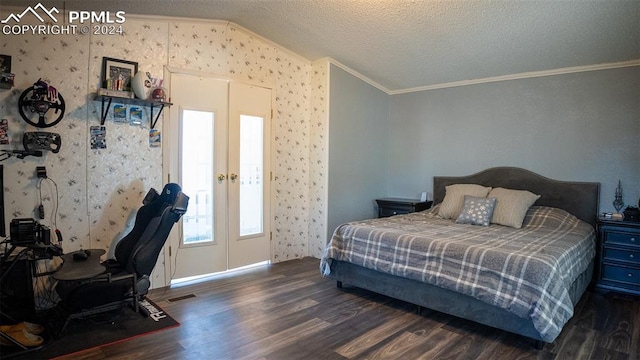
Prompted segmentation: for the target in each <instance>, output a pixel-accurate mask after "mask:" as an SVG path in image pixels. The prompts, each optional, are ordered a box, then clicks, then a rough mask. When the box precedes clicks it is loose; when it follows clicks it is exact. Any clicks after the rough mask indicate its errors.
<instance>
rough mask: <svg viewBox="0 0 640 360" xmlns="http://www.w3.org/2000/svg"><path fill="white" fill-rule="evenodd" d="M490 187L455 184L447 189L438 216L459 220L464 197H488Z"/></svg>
mask: <svg viewBox="0 0 640 360" xmlns="http://www.w3.org/2000/svg"><path fill="white" fill-rule="evenodd" d="M489 191H491V188H490V187H485V186H481V185H477V184H453V185H449V186H446V187H445V195H444V199H443V200H442V203H440V209H439V210H438V215H439V216H440V217H442V218H445V219H457V218H458V215H460V210H461V209H462V205H463V203H464V196H465V195H471V196H476V197H486V196H487V194H488V193H489Z"/></svg>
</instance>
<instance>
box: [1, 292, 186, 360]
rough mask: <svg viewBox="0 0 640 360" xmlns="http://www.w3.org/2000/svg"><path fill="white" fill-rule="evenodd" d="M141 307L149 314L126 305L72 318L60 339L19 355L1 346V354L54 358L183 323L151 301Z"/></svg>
mask: <svg viewBox="0 0 640 360" xmlns="http://www.w3.org/2000/svg"><path fill="white" fill-rule="evenodd" d="M140 306H141V307H144V308H146V309H147V310H148V312H149V313H150V316H149V317H145V316H143V315H142V314H139V313H135V312H134V311H133V309H131V308H129V307H127V308H125V309H123V310H120V311H116V312H113V313H110V314H101V315H96V316H93V317H92V318H89V319H76V320H72V321H70V322H69V324H68V325H67V328H66V329H65V330H64V332H63V334H62V335H61V336H60V337H59V338H58V339H54V340H49V341H46V342H45V345H44V346H43V347H42V348H41V349H39V350H34V351H29V352H27V353H24V354H20V352H19V351H18V350H19V348H18V347H6V346H2V347H1V348H0V354H2V356H1V357H2V358H3V359H4V358H5V357H7V358H8V357H10V358H11V359H18V360H22V359H30V360H31V359H52V358H55V357H59V356H63V355H69V354H72V353H76V352H82V351H86V350H89V349H92V348H95V347H99V346H103V345H106V344H112V343H117V342H122V341H127V340H130V339H133V338H136V337H139V336H144V335H148V334H150V333H153V332H157V331H160V330H164V329H168V328H172V327H175V326H178V325H180V323H178V322H177V321H176V320H175V319H173V318H172V317H171V316H170V315H169V314H167V313H166V312H165V311H164V310H162V308H160V307H159V306H158V305H157V304H155V303H154V302H152V301H151V300H148V299H144V300H142V301H141V302H140Z"/></svg>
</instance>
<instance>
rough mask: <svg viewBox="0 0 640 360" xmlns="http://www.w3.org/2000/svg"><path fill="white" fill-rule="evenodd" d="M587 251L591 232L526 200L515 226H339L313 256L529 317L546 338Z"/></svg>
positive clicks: (380, 222) (433, 220)
mask: <svg viewBox="0 0 640 360" xmlns="http://www.w3.org/2000/svg"><path fill="white" fill-rule="evenodd" d="M594 254H595V231H594V229H593V227H592V226H590V225H589V224H587V223H585V222H583V221H580V220H578V219H577V218H576V217H574V216H573V215H571V214H569V213H567V212H566V211H564V210H560V209H556V208H549V207H539V206H534V207H532V208H531V209H529V212H528V213H527V216H526V218H525V220H524V224H523V226H522V228H521V229H515V228H510V227H506V226H501V225H491V226H488V227H483V226H475V225H465V224H456V223H455V222H453V221H452V220H444V219H441V218H439V217H438V216H437V208H434V209H432V210H430V211H424V212H419V213H413V214H407V215H400V216H393V217H390V218H383V219H372V220H364V221H357V222H351V223H347V224H343V225H340V226H339V227H338V228H337V229H336V230H335V232H334V235H333V237H332V239H331V241H330V242H329V244H328V245H327V247H326V249H325V253H324V255H323V257H322V260H321V262H320V267H321V271H322V272H323V274H325V275H328V274H330V271H331V270H330V262H331V259H336V260H341V261H346V262H350V263H353V264H356V265H360V266H363V267H365V268H369V269H374V270H377V271H380V272H384V273H387V274H392V275H396V276H401V277H406V278H410V279H414V280H418V281H422V282H425V283H429V284H432V285H436V286H439V287H442V288H446V289H449V290H452V291H456V292H459V293H462V294H465V295H468V296H472V297H475V298H477V299H479V300H481V301H484V302H486V303H488V304H490V305H494V306H497V307H500V308H502V309H505V310H507V311H510V312H512V313H514V314H516V315H517V316H519V317H522V318H526V319H530V320H531V321H532V323H533V325H534V327H535V328H536V330H538V332H539V333H540V336H541V338H542V339H543V340H545V341H548V342H551V341H553V340H554V339H555V338H556V337H557V336H558V335H559V334H560V331H561V330H562V327H563V326H564V324H565V323H566V322H567V321H568V320H569V319H570V318H571V317H572V316H573V304H572V301H571V298H570V296H569V292H568V289H569V288H570V287H571V284H572V283H573V281H574V280H575V279H576V278H577V276H578V275H579V274H580V273H582V272H583V271H584V270H585V269H586V268H587V267H588V264H589V262H590V261H591V259H592V258H593V257H594Z"/></svg>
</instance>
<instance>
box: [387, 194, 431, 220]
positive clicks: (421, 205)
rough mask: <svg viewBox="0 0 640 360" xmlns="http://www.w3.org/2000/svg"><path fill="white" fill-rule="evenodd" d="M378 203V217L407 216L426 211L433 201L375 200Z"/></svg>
mask: <svg viewBox="0 0 640 360" xmlns="http://www.w3.org/2000/svg"><path fill="white" fill-rule="evenodd" d="M376 203H378V217H379V218H383V217H389V216H393V215H400V214H409V213H412V212H416V211H422V210H427V209H428V208H430V207H431V204H433V201H420V200H417V199H400V198H384V199H376Z"/></svg>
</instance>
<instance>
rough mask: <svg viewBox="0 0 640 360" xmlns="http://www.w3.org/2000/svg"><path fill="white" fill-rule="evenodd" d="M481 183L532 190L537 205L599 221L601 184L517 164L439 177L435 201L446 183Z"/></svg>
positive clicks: (436, 201)
mask: <svg viewBox="0 0 640 360" xmlns="http://www.w3.org/2000/svg"><path fill="white" fill-rule="evenodd" d="M452 184H479V185H482V186H491V187H502V188H507V189H515V190H529V191H531V192H532V193H534V194H538V195H540V198H539V199H538V201H536V203H535V204H534V205H540V206H551V207H556V208H560V209H563V210H566V211H568V212H570V213H571V214H573V215H575V216H576V217H577V218H578V219H581V220H583V221H585V222H588V223H589V224H591V225H594V226H595V224H596V220H597V218H598V204H599V197H600V183H595V182H573V181H559V180H552V179H549V178H546V177H544V176H542V175H538V174H536V173H534V172H531V171H529V170H525V169H520V168H516V167H495V168H490V169H487V170H483V171H481V172H479V173H477V174H473V175H469V176H435V177H434V178H433V201H434V204H438V203H440V202H442V199H444V195H445V186H447V185H452Z"/></svg>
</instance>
